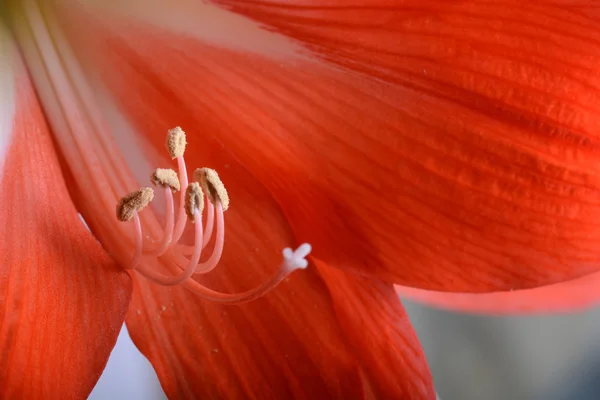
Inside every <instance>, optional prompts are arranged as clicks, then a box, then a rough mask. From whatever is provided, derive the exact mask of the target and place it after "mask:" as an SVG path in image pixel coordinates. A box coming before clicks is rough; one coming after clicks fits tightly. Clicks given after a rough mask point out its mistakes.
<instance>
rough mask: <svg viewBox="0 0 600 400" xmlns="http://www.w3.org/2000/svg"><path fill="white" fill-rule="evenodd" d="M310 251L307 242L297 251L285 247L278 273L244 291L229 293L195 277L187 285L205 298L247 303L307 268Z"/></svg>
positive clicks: (223, 302)
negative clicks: (306, 258) (207, 284)
mask: <svg viewBox="0 0 600 400" xmlns="http://www.w3.org/2000/svg"><path fill="white" fill-rule="evenodd" d="M310 251H311V247H310V245H309V244H307V243H305V244H303V245H301V246H300V247H298V249H296V251H294V252H292V249H290V248H286V249H284V250H283V256H284V260H283V263H282V264H281V266H280V267H279V271H277V273H275V274H274V275H273V276H271V278H269V279H268V280H267V281H266V282H264V283H262V284H261V285H259V286H257V287H255V288H254V289H250V290H247V291H245V292H242V293H237V294H229V293H221V292H217V291H215V290H212V289H209V288H207V287H206V286H204V285H202V284H200V283H198V282H196V281H195V280H193V279H190V280H189V281H187V282H186V283H185V285H186V287H187V288H188V289H189V290H191V291H192V292H194V293H195V294H197V295H198V296H200V297H202V298H203V299H206V300H210V301H213V302H215V303H222V304H241V303H246V302H249V301H252V300H256V299H258V298H259V297H261V296H263V295H264V294H266V293H267V292H269V291H271V290H272V289H274V288H275V287H276V286H277V285H279V284H280V283H281V282H282V281H283V280H284V279H285V278H287V277H288V275H290V274H291V273H292V272H294V271H295V270H297V269H304V268H306V267H307V266H308V262H307V261H306V260H305V257H306V256H307V255H308V254H309V253H310Z"/></svg>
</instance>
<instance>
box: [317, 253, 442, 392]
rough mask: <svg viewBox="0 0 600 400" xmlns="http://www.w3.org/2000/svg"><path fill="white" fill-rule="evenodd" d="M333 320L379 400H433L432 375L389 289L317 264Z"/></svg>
mask: <svg viewBox="0 0 600 400" xmlns="http://www.w3.org/2000/svg"><path fill="white" fill-rule="evenodd" d="M317 266H318V269H319V273H320V274H321V276H322V277H323V279H324V281H325V284H326V285H327V287H328V289H329V293H331V297H332V300H333V304H334V308H335V312H336V315H337V317H338V319H339V321H340V325H341V327H342V329H343V330H344V333H345V335H346V338H347V340H348V342H349V343H350V345H351V347H352V349H353V350H354V353H355V355H356V357H357V358H358V359H359V360H360V361H361V364H362V367H363V368H364V369H363V372H364V373H365V374H366V375H367V377H368V382H369V384H370V389H371V390H372V392H373V394H374V396H375V397H376V398H378V399H435V392H434V391H433V382H432V379H431V373H430V372H429V368H428V367H427V364H426V362H425V355H424V354H423V350H422V348H421V344H420V343H419V340H418V338H417V336H416V334H415V332H414V330H413V329H412V326H411V324H410V322H409V320H408V316H407V315H406V312H405V311H404V308H403V307H402V304H401V303H400V300H399V299H398V296H397V295H396V293H395V291H394V288H393V286H392V285H391V284H389V283H383V282H379V281H376V280H373V279H370V278H366V277H361V276H359V275H354V274H350V273H345V272H343V271H342V270H340V269H337V268H331V267H330V266H328V265H327V264H324V263H322V262H317Z"/></svg>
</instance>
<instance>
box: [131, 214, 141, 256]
mask: <svg viewBox="0 0 600 400" xmlns="http://www.w3.org/2000/svg"><path fill="white" fill-rule="evenodd" d="M133 226H134V229H135V234H134V236H135V251H134V253H133V258H132V260H131V263H130V267H129V268H136V267H137V266H138V265H139V263H140V260H141V259H142V246H143V244H142V223H141V222H140V216H139V215H138V212H137V211H134V212H133Z"/></svg>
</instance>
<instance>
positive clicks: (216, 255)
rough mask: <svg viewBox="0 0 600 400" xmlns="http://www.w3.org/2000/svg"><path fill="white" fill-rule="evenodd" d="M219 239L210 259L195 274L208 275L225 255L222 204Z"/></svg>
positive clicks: (218, 214)
mask: <svg viewBox="0 0 600 400" xmlns="http://www.w3.org/2000/svg"><path fill="white" fill-rule="evenodd" d="M216 209H217V237H216V240H215V247H214V248H213V252H212V254H211V255H210V258H209V259H208V260H206V262H204V263H202V264H200V265H198V268H196V272H194V273H195V274H206V273H207V272H210V271H212V270H213V269H215V267H216V266H217V265H218V264H219V261H220V260H221V256H222V255H223V245H224V243H225V219H224V217H223V206H222V205H221V203H220V202H219V203H217V207H216Z"/></svg>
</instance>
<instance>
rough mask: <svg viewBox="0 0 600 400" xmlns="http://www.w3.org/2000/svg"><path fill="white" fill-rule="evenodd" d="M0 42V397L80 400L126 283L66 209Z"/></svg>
mask: <svg viewBox="0 0 600 400" xmlns="http://www.w3.org/2000/svg"><path fill="white" fill-rule="evenodd" d="M7 37H9V36H8V34H7V33H6V31H5V30H0V62H1V63H2V71H1V73H0V75H1V76H2V78H1V82H4V79H5V77H6V75H7V74H8V75H9V76H11V77H12V78H13V79H14V87H10V86H9V87H6V86H2V87H1V89H2V90H1V92H2V96H7V93H6V91H9V92H11V94H12V91H13V88H14V90H15V91H16V98H15V99H14V102H15V103H16V113H15V114H14V115H13V116H12V118H13V120H12V121H9V122H10V124H4V123H2V125H1V126H0V129H1V130H2V131H0V147H1V146H3V144H4V143H6V144H7V147H6V150H7V151H6V155H5V156H4V157H2V161H3V168H2V170H1V173H0V266H1V268H0V298H1V299H2V307H0V397H2V398H7V399H8V398H42V397H47V396H49V395H50V396H52V397H53V398H65V399H66V398H69V399H71V398H85V397H86V396H87V395H88V394H89V393H90V392H91V390H92V388H93V387H94V384H95V383H96V381H97V380H98V378H99V377H100V374H101V373H102V370H103V369H104V366H105V365H106V362H107V361H108V357H109V355H110V351H111V350H112V348H113V346H114V345H115V342H116V340H117V336H118V333H119V330H120V329H121V326H122V324H123V321H124V319H125V313H126V311H127V307H128V305H129V301H130V296H131V290H132V287H131V279H130V277H129V276H128V275H127V274H126V273H125V272H122V271H121V270H119V269H118V268H117V266H116V265H115V263H114V262H113V261H112V260H111V259H110V258H109V257H108V255H107V254H106V253H105V251H104V250H103V249H102V248H101V247H100V245H99V244H98V243H97V242H96V241H95V240H94V238H93V236H92V235H91V234H90V232H89V231H88V230H87V229H86V227H85V225H84V224H83V223H82V220H81V219H80V217H79V215H78V213H77V211H76V210H75V208H74V207H73V203H72V201H71V199H70V198H69V195H68V192H67V188H66V186H65V181H64V179H63V177H62V172H61V169H60V167H59V162H58V159H57V156H56V154H55V150H54V148H53V144H52V140H51V137H50V134H49V131H48V127H47V125H46V121H45V119H44V116H43V114H42V111H41V109H40V106H39V104H38V101H37V99H36V97H35V94H34V91H33V88H32V86H31V83H30V82H29V78H28V76H27V73H26V72H25V70H24V67H23V65H22V64H21V63H20V61H19V60H15V58H16V57H15V54H16V49H15V48H11V49H12V55H13V57H12V59H6V58H5V57H4V55H5V54H6V53H5V52H4V51H3V50H4V48H3V47H4V46H5V42H4V39H5V38H7ZM1 107H2V108H3V110H2V112H0V114H3V112H4V111H5V107H10V104H7V103H4V102H3V103H2V105H1ZM0 122H6V121H0ZM7 127H11V128H12V129H11V130H12V132H10V135H7V133H8V132H5V131H4V129H6V128H7Z"/></svg>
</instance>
